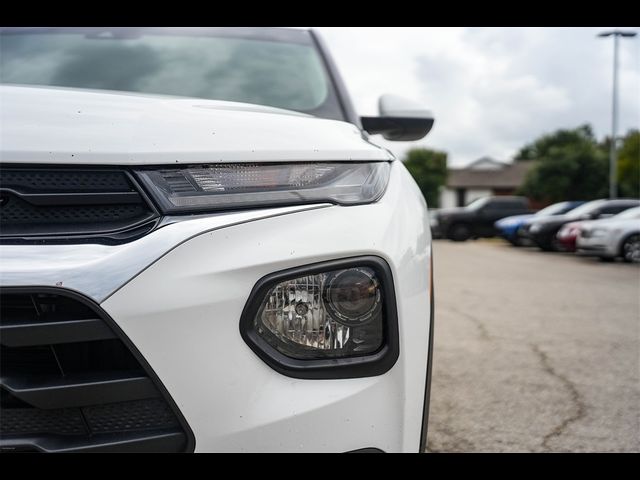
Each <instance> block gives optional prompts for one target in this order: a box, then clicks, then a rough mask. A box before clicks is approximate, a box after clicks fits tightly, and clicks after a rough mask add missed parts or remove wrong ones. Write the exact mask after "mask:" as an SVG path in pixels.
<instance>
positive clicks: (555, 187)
mask: <svg viewBox="0 0 640 480" xmlns="http://www.w3.org/2000/svg"><path fill="white" fill-rule="evenodd" d="M533 159H535V160H537V163H536V165H535V166H534V167H533V168H531V170H529V172H528V173H527V176H526V177H525V180H524V183H523V185H522V186H521V187H520V189H519V190H520V193H521V194H524V195H527V196H529V197H531V198H533V199H535V200H539V201H544V202H558V201H562V200H593V199H595V198H601V197H606V196H607V192H608V167H607V154H606V152H605V151H604V150H603V149H602V147H601V146H600V145H598V142H597V141H596V139H595V137H594V135H593V131H592V129H591V127H590V126H589V125H583V126H580V127H578V128H575V129H572V130H567V129H561V130H557V131H555V132H553V133H550V134H545V135H542V136H541V137H539V138H538V139H536V140H534V141H533V142H532V143H530V144H528V145H525V146H524V147H523V148H522V149H521V150H520V151H519V152H518V154H517V155H516V160H533Z"/></svg>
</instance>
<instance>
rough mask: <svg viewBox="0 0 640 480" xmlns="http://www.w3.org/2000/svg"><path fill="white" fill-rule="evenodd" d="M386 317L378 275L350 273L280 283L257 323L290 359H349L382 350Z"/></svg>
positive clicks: (359, 271) (351, 270)
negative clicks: (384, 318) (383, 326)
mask: <svg viewBox="0 0 640 480" xmlns="http://www.w3.org/2000/svg"><path fill="white" fill-rule="evenodd" d="M381 312H382V297H381V292H380V282H379V281H378V279H377V277H376V274H375V272H374V271H373V270H372V269H371V268H366V267H365V268H349V269H343V270H337V271H331V272H323V273H318V274H315V275H305V276H302V277H297V278H292V279H290V280H286V281H283V282H279V283H277V284H276V285H275V286H273V287H272V288H271V289H270V290H269V293H268V294H267V296H266V298H265V300H264V301H263V303H262V306H261V308H260V311H259V313H258V315H257V316H256V318H255V320H254V322H255V328H256V330H257V332H258V333H259V334H260V335H261V336H262V337H263V338H264V339H265V340H266V341H267V342H268V343H269V344H270V345H272V346H273V347H274V348H276V349H277V350H279V351H281V352H282V353H284V354H285V355H288V356H290V357H293V358H320V357H345V356H349V355H363V354H367V353H371V352H374V351H376V350H377V349H378V348H380V346H381V345H382V315H381Z"/></svg>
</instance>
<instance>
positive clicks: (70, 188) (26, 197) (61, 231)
mask: <svg viewBox="0 0 640 480" xmlns="http://www.w3.org/2000/svg"><path fill="white" fill-rule="evenodd" d="M0 198H1V200H2V204H1V205H2V207H1V208H0V237H1V238H3V239H15V238H30V237H45V238H46V237H48V238H56V237H58V238H60V237H68V236H71V237H73V238H77V237H82V236H92V237H95V236H98V237H100V236H103V237H105V238H112V239H114V238H117V239H118V241H122V240H126V239H127V235H126V232H130V234H131V236H132V237H138V236H140V235H141V234H144V233H146V232H148V231H149V230H150V229H151V228H153V225H154V220H155V219H156V218H157V214H156V212H155V211H154V210H153V208H152V207H151V206H150V205H149V204H148V203H147V201H146V200H145V197H144V196H143V195H142V194H141V192H140V191H139V190H138V187H137V185H135V184H134V182H133V181H132V180H131V179H130V178H129V176H128V175H127V173H126V172H125V171H124V170H102V169H95V170H87V169H84V170H82V169H80V170H76V169H68V168H55V169H53V168H24V167H11V166H8V167H7V166H2V167H1V168H0ZM141 225H147V226H148V228H147V229H142V230H141V229H140V226H141ZM123 233H125V234H124V235H123Z"/></svg>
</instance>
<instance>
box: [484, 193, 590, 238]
mask: <svg viewBox="0 0 640 480" xmlns="http://www.w3.org/2000/svg"><path fill="white" fill-rule="evenodd" d="M583 203H584V202H582V201H568V202H558V203H554V204H553V205H549V206H548V207H545V208H543V209H542V210H539V211H538V212H536V213H529V214H524V215H514V216H511V217H506V218H502V219H500V220H498V221H497V222H496V223H495V227H496V229H497V230H498V232H499V233H500V236H501V237H502V238H504V239H505V240H508V241H509V242H510V243H511V244H512V245H515V246H520V245H522V244H523V242H522V238H521V237H520V236H519V235H518V230H519V229H520V227H522V226H523V225H524V224H525V223H526V222H531V221H534V220H537V219H539V218H542V217H548V216H552V215H563V214H565V213H567V212H568V211H569V210H572V209H574V208H576V207H577V206H579V205H582V204H583Z"/></svg>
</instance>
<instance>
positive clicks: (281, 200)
mask: <svg viewBox="0 0 640 480" xmlns="http://www.w3.org/2000/svg"><path fill="white" fill-rule="evenodd" d="M389 171H390V166H389V163H388V162H374V163H364V162H335V163H328V162H327V163H271V164H220V165H202V166H192V167H187V168H160V169H140V170H137V171H136V174H137V175H138V178H140V180H141V181H142V182H143V183H144V185H145V186H146V187H147V190H148V191H149V192H150V194H151V195H152V197H153V198H154V199H155V200H156V202H157V204H158V205H159V207H160V210H161V211H162V212H163V213H166V214H172V213H173V214H175V213H187V212H198V211H214V210H224V209H233V208H243V207H261V206H272V205H291V204H302V203H320V202H330V203H336V204H340V205H355V204H363V203H371V202H374V201H376V200H378V199H379V198H380V197H381V196H382V194H383V193H384V190H385V188H386V186H387V182H388V180H389Z"/></svg>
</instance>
